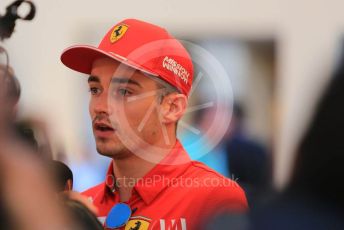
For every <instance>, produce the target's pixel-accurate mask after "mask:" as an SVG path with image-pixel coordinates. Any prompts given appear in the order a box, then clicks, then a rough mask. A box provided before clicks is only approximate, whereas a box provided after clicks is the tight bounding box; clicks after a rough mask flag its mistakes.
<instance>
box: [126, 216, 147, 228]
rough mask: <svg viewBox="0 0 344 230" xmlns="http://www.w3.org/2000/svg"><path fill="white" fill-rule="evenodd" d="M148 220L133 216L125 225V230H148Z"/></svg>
mask: <svg viewBox="0 0 344 230" xmlns="http://www.w3.org/2000/svg"><path fill="white" fill-rule="evenodd" d="M149 224H150V219H148V218H145V217H143V216H133V217H131V218H130V220H129V221H128V223H127V224H126V225H125V230H148V227H149Z"/></svg>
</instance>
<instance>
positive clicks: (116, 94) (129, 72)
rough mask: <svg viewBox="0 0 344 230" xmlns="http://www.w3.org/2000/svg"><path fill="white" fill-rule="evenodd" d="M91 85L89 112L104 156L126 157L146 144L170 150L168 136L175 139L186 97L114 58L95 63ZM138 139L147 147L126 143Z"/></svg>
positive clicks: (99, 149)
mask: <svg viewBox="0 0 344 230" xmlns="http://www.w3.org/2000/svg"><path fill="white" fill-rule="evenodd" d="M88 83H89V88H90V94H91V99H90V104H89V111H90V115H91V118H92V121H93V122H92V123H93V132H94V136H95V140H96V145H97V150H98V152H99V153H100V154H102V155H106V156H110V157H113V158H117V159H118V158H124V157H128V156H130V154H131V152H132V151H131V150H132V149H135V148H145V147H147V146H143V145H148V146H149V145H153V146H159V147H162V148H163V147H167V146H168V143H166V142H165V138H164V136H166V135H167V136H168V138H170V139H173V138H175V135H176V132H175V130H176V125H177V122H178V120H179V119H180V118H181V117H182V115H183V113H184V111H185V109H186V105H187V97H186V95H184V94H182V93H179V92H178V90H177V89H175V88H173V87H172V86H169V85H168V84H167V83H165V82H163V81H161V80H159V79H157V78H155V77H152V76H149V75H147V74H145V73H143V72H141V71H139V70H135V69H133V68H131V67H128V66H124V65H120V63H119V62H118V61H115V60H113V59H110V58H100V59H97V60H95V61H94V62H93V65H92V71H91V76H90V77H89V79H88ZM135 138H139V139H140V140H142V143H143V144H142V143H137V146H133V145H135V144H133V143H128V142H127V141H126V140H133V139H135ZM128 145H131V146H128ZM129 149H130V150H129Z"/></svg>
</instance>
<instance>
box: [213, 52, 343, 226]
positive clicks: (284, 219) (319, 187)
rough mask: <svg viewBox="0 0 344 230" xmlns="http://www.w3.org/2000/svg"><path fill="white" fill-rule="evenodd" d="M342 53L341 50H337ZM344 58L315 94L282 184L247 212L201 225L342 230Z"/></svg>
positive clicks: (221, 217) (225, 216)
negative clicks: (317, 97) (310, 115)
mask: <svg viewBox="0 0 344 230" xmlns="http://www.w3.org/2000/svg"><path fill="white" fill-rule="evenodd" d="M343 54H344V53H343ZM343 101H344V59H343V58H342V60H341V63H340V65H339V68H338V69H337V71H335V73H334V76H333V78H332V79H331V81H330V83H329V85H328V86H327V88H326V90H325V92H324V94H323V96H322V97H321V99H320V101H319V103H318V105H317V107H316V109H315V113H314V116H313V118H312V120H311V123H310V125H309V127H308V129H307V130H306V132H305V134H304V136H303V138H302V139H301V141H300V143H299V145H298V147H297V149H296V158H295V164H294V170H293V172H292V176H291V179H290V182H289V184H288V185H287V187H286V188H285V189H284V190H283V191H281V192H280V193H278V194H276V195H275V196H274V197H273V198H271V199H270V200H268V201H266V202H264V203H261V204H259V205H257V206H254V207H253V208H252V209H251V213H250V215H240V216H237V218H235V219H234V218H233V217H232V216H231V215H222V216H220V217H218V218H217V219H216V220H214V221H213V222H211V223H209V224H208V228H207V229H217V228H220V227H221V226H228V228H233V229H240V230H241V229H242V230H248V229H252V230H263V229H264V230H269V229H271V230H273V229H280V230H284V229H285V230H289V229H295V230H304V229H313V230H328V229H331V230H337V229H338V230H340V229H344V198H343V194H344V187H343V185H342V182H343V181H344V167H343V164H344V153H343V149H344V142H343V129H344V119H343V118H344V107H343Z"/></svg>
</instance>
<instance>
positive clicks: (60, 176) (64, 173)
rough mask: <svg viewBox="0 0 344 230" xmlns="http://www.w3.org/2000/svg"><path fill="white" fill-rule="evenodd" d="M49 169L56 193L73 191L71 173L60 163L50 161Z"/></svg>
mask: <svg viewBox="0 0 344 230" xmlns="http://www.w3.org/2000/svg"><path fill="white" fill-rule="evenodd" d="M49 166H50V167H49V169H50V170H52V174H53V179H54V182H55V186H56V189H57V191H58V192H62V191H71V190H73V172H72V170H70V168H69V167H68V166H67V165H66V164H64V163H62V162H60V161H51V163H50V165H49Z"/></svg>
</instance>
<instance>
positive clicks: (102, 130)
mask: <svg viewBox="0 0 344 230" xmlns="http://www.w3.org/2000/svg"><path fill="white" fill-rule="evenodd" d="M93 128H94V133H95V135H96V136H98V137H108V136H110V135H112V134H113V133H114V132H115V129H114V128H113V127H112V126H111V125H108V124H106V123H100V122H99V123H98V122H96V123H94V125H93Z"/></svg>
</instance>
